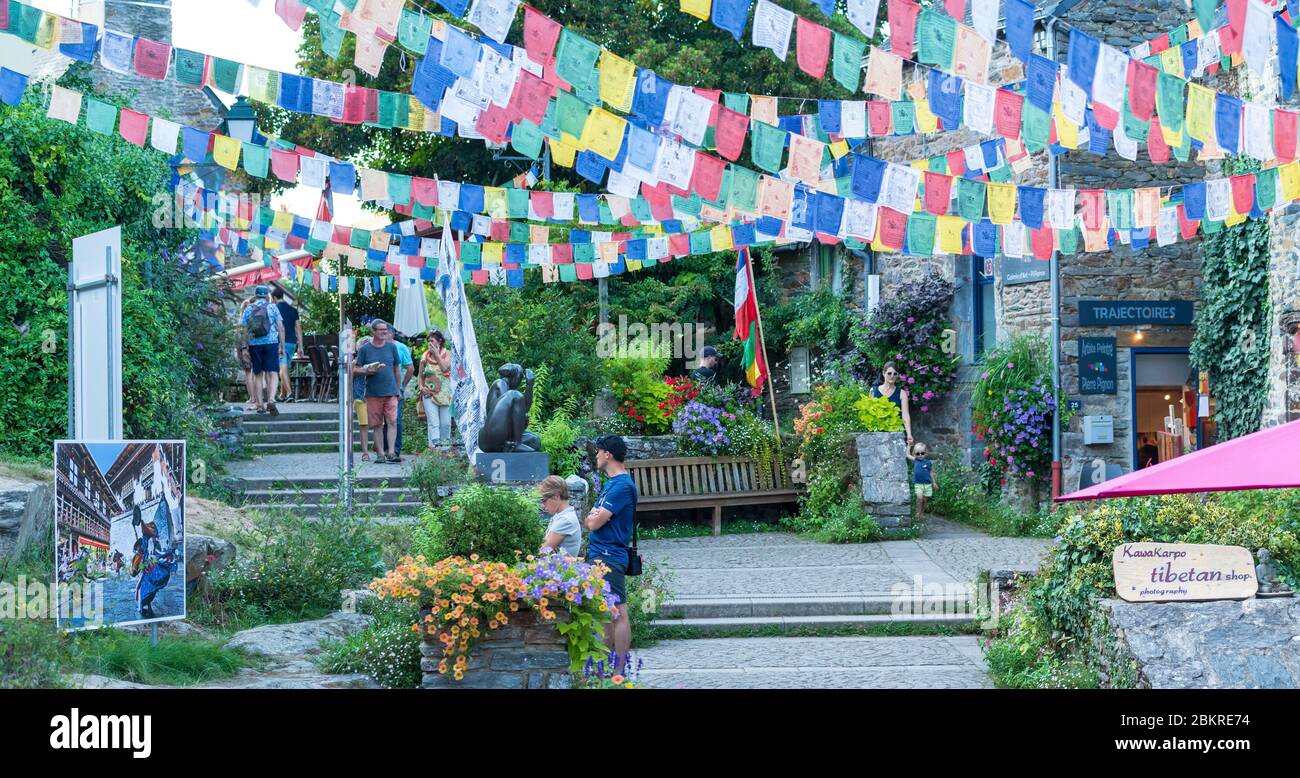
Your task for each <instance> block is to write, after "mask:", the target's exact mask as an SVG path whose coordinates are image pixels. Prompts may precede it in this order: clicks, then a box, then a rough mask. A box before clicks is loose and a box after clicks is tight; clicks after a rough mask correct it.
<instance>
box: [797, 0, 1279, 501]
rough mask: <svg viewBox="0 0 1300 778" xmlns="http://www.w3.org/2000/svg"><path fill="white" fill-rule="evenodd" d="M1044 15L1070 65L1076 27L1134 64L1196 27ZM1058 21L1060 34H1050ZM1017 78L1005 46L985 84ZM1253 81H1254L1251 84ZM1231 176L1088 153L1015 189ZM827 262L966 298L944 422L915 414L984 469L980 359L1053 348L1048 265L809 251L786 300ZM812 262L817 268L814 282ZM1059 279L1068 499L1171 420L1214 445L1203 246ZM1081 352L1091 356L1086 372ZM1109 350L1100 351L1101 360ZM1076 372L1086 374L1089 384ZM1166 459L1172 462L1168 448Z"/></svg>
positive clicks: (1116, 6) (1270, 414) (1099, 263)
mask: <svg viewBox="0 0 1300 778" xmlns="http://www.w3.org/2000/svg"><path fill="white" fill-rule="evenodd" d="M1039 6H1040V7H1039V11H1038V26H1037V29H1036V32H1035V36H1034V51H1035V52H1036V53H1038V54H1042V55H1044V56H1048V57H1050V58H1053V59H1055V60H1056V61H1058V62H1061V63H1064V62H1066V58H1067V57H1066V54H1067V45H1068V44H1067V41H1068V37H1069V33H1068V30H1069V28H1070V27H1074V28H1077V29H1079V30H1080V31H1082V32H1086V33H1088V34H1090V35H1093V36H1095V37H1097V38H1098V39H1100V40H1101V41H1103V42H1105V43H1107V44H1110V45H1112V46H1115V47H1117V48H1120V49H1125V50H1127V49H1129V48H1131V47H1133V46H1136V45H1139V44H1141V43H1143V42H1144V41H1150V40H1152V39H1154V38H1156V37H1157V36H1158V35H1160V34H1161V33H1165V32H1168V31H1170V30H1172V29H1174V28H1176V27H1178V26H1180V25H1183V24H1186V23H1187V22H1188V21H1189V20H1190V19H1192V18H1193V14H1192V13H1191V12H1190V11H1189V10H1188V8H1187V7H1186V6H1185V5H1184V4H1183V3H1181V2H1171V1H1170V0H1158V2H1155V3H1152V2H1143V1H1142V0H1061V1H1060V2H1047V3H1041V2H1040V3H1039ZM1221 10H1222V9H1221ZM1054 18H1055V19H1056V20H1057V21H1055V22H1053V19H1054ZM1270 75H1271V77H1270V78H1266V79H1251V77H1250V76H1249V75H1248V74H1247V73H1246V68H1245V67H1244V66H1242V67H1239V68H1235V69H1232V70H1229V71H1224V72H1221V73H1219V74H1218V75H1215V76H1207V77H1204V78H1199V79H1197V81H1198V82H1199V83H1201V84H1204V85H1206V86H1209V87H1211V88H1214V89H1218V90H1222V91H1226V92H1230V93H1233V94H1238V95H1241V94H1245V93H1247V92H1249V94H1251V95H1252V97H1253V98H1254V99H1257V100H1261V99H1262V100H1275V99H1276V94H1277V88H1276V83H1277V78H1276V74H1275V73H1274V74H1270ZM909 77H912V76H911V74H908V73H905V76H904V78H905V82H906V81H907V80H908V79H909ZM1023 78H1024V67H1023V65H1022V63H1020V61H1019V60H1017V59H1015V58H1014V57H1012V56H1011V54H1010V51H1009V50H1008V49H1007V47H1006V44H1005V42H1001V41H999V43H998V44H997V45H996V46H995V48H994V55H993V61H992V68H991V71H990V78H989V83H990V85H994V86H1000V85H1004V84H1010V83H1014V82H1017V81H1019V80H1021V79H1023ZM1247 79H1250V80H1251V81H1252V83H1250V84H1246V83H1245V81H1246V80H1247ZM1270 89H1271V90H1272V91H1268V90H1270ZM984 139H985V138H984V137H983V136H980V135H978V134H976V133H974V132H973V131H970V130H966V129H960V130H957V131H952V132H940V133H935V134H930V135H912V136H902V137H889V138H875V139H870V140H869V141H868V143H867V145H866V146H865V147H864V149H863V150H864V151H865V152H866V153H868V154H871V155H872V156H876V157H879V158H881V159H886V160H889V161H891V162H898V163H910V162H913V161H915V160H918V159H923V158H927V157H932V156H934V155H937V154H946V153H949V152H953V151H957V150H960V149H963V148H966V147H968V146H971V145H972V144H974V143H978V142H979V141H981V140H984ZM1139 145H1140V146H1141V145H1144V144H1139ZM1221 175H1224V174H1223V173H1222V172H1221V165H1220V163H1217V162H1209V163H1200V162H1198V161H1197V154H1196V152H1193V153H1192V154H1191V156H1190V158H1189V161H1188V162H1185V163H1179V162H1177V160H1171V161H1170V162H1169V163H1165V164H1160V163H1152V162H1151V161H1150V159H1149V157H1148V156H1147V154H1146V151H1145V150H1144V149H1143V150H1141V151H1139V154H1138V158H1137V161H1135V162H1129V161H1127V160H1124V159H1123V158H1121V157H1119V156H1118V155H1116V154H1115V152H1114V150H1113V149H1110V150H1108V153H1107V154H1106V155H1104V156H1102V155H1095V154H1091V153H1089V152H1088V151H1086V150H1077V151H1069V152H1066V153H1064V154H1060V155H1058V156H1056V158H1055V159H1054V160H1049V154H1048V153H1047V152H1046V151H1042V152H1038V153H1033V154H1030V155H1029V158H1028V162H1027V164H1022V165H1019V166H1018V167H1017V169H1016V171H1015V173H1014V175H1013V177H1012V178H1011V180H1010V183H1013V184H1017V185H1026V186H1037V187H1056V188H1076V189H1110V188H1130V187H1132V188H1136V187H1150V186H1161V187H1167V186H1170V185H1174V184H1180V183H1184V182H1196V181H1203V180H1204V179H1205V178H1207V177H1218V176H1221ZM1271 227H1272V231H1271V242H1272V251H1271V260H1270V261H1271V266H1270V273H1269V279H1268V281H1269V289H1270V295H1271V299H1272V309H1273V310H1272V316H1273V320H1272V322H1271V325H1270V326H1271V329H1270V332H1269V334H1268V336H1267V337H1266V338H1265V337H1261V339H1260V340H1261V343H1262V342H1264V341H1267V345H1268V348H1269V349H1270V353H1271V359H1270V369H1269V373H1270V374H1269V387H1270V389H1269V397H1268V402H1267V405H1266V408H1265V411H1264V414H1263V423H1264V424H1265V425H1271V424H1275V423H1280V422H1283V421H1288V420H1293V419H1297V418H1300V362H1298V361H1297V351H1298V350H1300V333H1298V332H1297V328H1298V327H1300V215H1297V210H1296V209H1295V208H1290V209H1287V210H1285V211H1278V212H1275V213H1274V215H1273V216H1272V220H1271ZM826 250H829V251H831V252H832V253H834V254H835V256H836V259H835V260H834V262H833V263H832V264H833V265H835V266H838V264H842V265H843V267H844V269H845V272H847V273H848V274H850V275H852V276H853V277H854V278H855V279H858V278H862V279H865V278H867V277H868V276H878V283H879V289H880V295H881V297H882V298H885V299H887V298H888V297H889V296H890V294H891V291H892V290H893V289H895V288H897V286H898V284H899V283H901V282H902V281H903V280H905V279H907V278H912V277H915V276H917V275H919V274H927V273H928V274H936V275H939V276H941V277H943V278H945V279H947V280H948V281H951V282H952V283H953V284H954V285H955V286H956V290H957V291H956V296H955V299H954V302H953V305H952V308H951V311H950V316H951V319H952V327H953V329H954V330H955V331H956V332H957V333H958V338H957V342H958V348H959V352H960V354H961V362H962V367H961V368H960V369H959V379H958V381H959V386H958V388H957V390H956V391H955V392H954V393H953V394H952V395H950V396H949V397H948V398H947V399H946V400H945V402H944V403H943V404H942V405H941V406H940V407H939V408H938V409H937V410H936V409H932V410H931V412H930V413H928V414H918V413H916V411H915V410H913V427H914V430H915V432H916V437H917V438H918V439H921V440H925V441H927V442H928V443H930V444H931V445H932V446H933V447H935V449H936V450H943V449H949V450H951V449H952V448H957V449H960V450H962V451H964V452H966V453H968V454H969V455H970V459H971V461H973V462H978V459H979V457H978V453H979V451H978V450H977V446H976V441H974V440H973V435H972V433H971V423H970V389H971V385H972V384H973V382H974V380H975V379H976V378H977V377H978V375H977V373H976V369H975V365H976V363H977V361H978V359H979V357H980V354H981V353H982V352H983V350H985V349H987V348H989V347H991V346H993V345H994V344H996V343H998V342H1000V341H1003V340H1005V339H1007V338H1009V337H1011V336H1013V335H1016V334H1020V333H1034V334H1041V335H1042V336H1044V337H1045V338H1047V337H1049V336H1050V332H1051V316H1052V311H1051V289H1050V285H1049V281H1048V269H1049V263H1048V262H1046V261H1040V260H1034V259H1030V258H1026V259H1023V260H1016V259H1006V258H1003V257H999V258H997V259H995V260H993V261H992V262H989V263H986V262H984V260H982V259H980V258H978V257H972V256H953V255H934V256H905V255H903V254H900V253H876V254H874V255H872V254H871V253H870V252H850V251H848V250H847V249H844V248H843V247H836V248H835V249H825V248H819V247H817V246H815V245H814V246H813V247H811V248H810V249H808V250H806V254H801V253H793V252H792V253H788V254H787V255H786V258H785V259H784V260H783V261H782V265H783V268H786V267H788V268H790V269H789V270H785V271H783V276H782V281H783V282H787V286H788V287H789V286H790V285H791V283H790V282H793V286H795V287H797V286H798V285H799V282H801V281H803V280H804V279H805V278H807V279H808V283H806V284H804V286H807V287H809V288H814V287H815V284H813V283H811V278H812V273H813V271H812V270H811V268H812V267H814V266H817V264H818V259H819V258H818V256H817V255H818V254H819V253H820V252H821V251H826ZM805 263H807V267H808V268H809V269H808V270H806V271H804V270H803V268H804V267H805ZM836 263H838V264H836ZM990 271H991V272H990ZM1059 276H1060V310H1059V316H1060V331H1061V375H1060V380H1061V386H1062V389H1063V390H1064V392H1065V394H1066V395H1067V396H1068V398H1069V399H1070V400H1075V401H1078V403H1079V406H1080V407H1079V410H1078V411H1077V413H1075V415H1074V418H1073V419H1072V420H1071V422H1070V424H1069V426H1068V427H1067V428H1065V429H1064V430H1063V431H1062V432H1063V434H1062V448H1061V454H1062V470H1063V474H1062V482H1061V485H1062V489H1063V490H1064V491H1072V490H1074V489H1077V488H1078V487H1079V484H1080V478H1081V476H1082V475H1083V470H1084V468H1085V466H1088V467H1092V466H1093V465H1094V463H1096V462H1103V463H1106V464H1108V465H1114V466H1118V467H1119V468H1120V469H1121V470H1122V471H1123V472H1128V471H1130V470H1132V469H1134V467H1136V466H1138V465H1139V456H1140V454H1141V455H1143V456H1145V457H1146V458H1151V456H1152V454H1153V453H1155V454H1156V455H1157V456H1156V458H1157V459H1158V458H1159V453H1160V452H1159V447H1158V446H1157V445H1156V443H1157V436H1156V433H1157V432H1164V431H1165V429H1166V423H1165V417H1166V416H1169V415H1170V414H1169V411H1170V408H1171V407H1172V408H1173V415H1174V417H1181V418H1183V419H1184V420H1185V422H1187V424H1186V429H1187V431H1188V432H1187V437H1188V438H1189V439H1190V443H1191V445H1193V446H1196V445H1208V444H1210V443H1212V442H1213V440H1214V425H1213V416H1212V415H1211V416H1210V417H1209V418H1201V417H1200V416H1198V414H1197V408H1196V407H1194V406H1196V405H1197V404H1198V395H1197V392H1196V390H1197V388H1198V387H1197V383H1198V381H1197V378H1198V376H1197V375H1196V374H1195V373H1194V372H1193V371H1192V370H1191V368H1190V364H1189V360H1188V349H1189V346H1190V345H1191V343H1192V339H1193V336H1194V334H1195V321H1196V319H1195V314H1196V311H1197V310H1198V308H1199V305H1200V300H1201V284H1202V278H1201V245H1200V240H1199V238H1197V239H1194V240H1191V241H1183V240H1179V241H1177V242H1175V243H1173V244H1172V245H1169V246H1165V247H1157V246H1156V245H1155V242H1154V240H1153V241H1152V242H1151V245H1150V246H1147V247H1143V248H1134V247H1132V246H1130V245H1124V244H1122V243H1119V242H1117V243H1115V245H1114V246H1113V248H1112V249H1111V250H1108V251H1105V252H1093V253H1077V254H1071V255H1064V256H1061V257H1060V263H1059ZM874 283H875V282H870V285H874ZM868 285H869V284H857V283H855V284H854V285H853V288H851V289H845V290H844V291H843V294H844V296H845V301H846V304H849V305H853V306H855V307H858V308H860V309H866V307H867V300H866V293H865V288H866V286H868ZM1132 303H1144V305H1140V306H1134V305H1132ZM1170 316H1172V317H1173V318H1170ZM1099 322H1104V323H1099ZM1110 339H1114V340H1113V342H1112V341H1111V340H1110ZM1081 349H1082V350H1083V351H1084V352H1085V353H1084V354H1083V355H1082V356H1083V358H1082V359H1081V353H1080V352H1081ZM1099 349H1100V350H1101V352H1105V353H1103V354H1102V355H1101V356H1100V357H1099V351H1098V350H1099ZM1112 358H1113V362H1112ZM773 361H774V363H775V362H776V360H775V359H774V360H773ZM1081 362H1083V363H1084V365H1085V371H1084V372H1085V373H1086V375H1085V377H1084V378H1085V380H1084V383H1083V385H1081V383H1080V363H1081ZM1099 365H1104V367H1105V370H1106V371H1113V372H1109V373H1105V372H1103V373H1100V375H1102V376H1104V377H1105V379H1106V380H1102V381H1100V382H1099V381H1097V380H1096V376H1097V375H1098V372H1097V371H1098V367H1099ZM774 366H775V368H776V371H775V372H776V373H777V378H778V381H777V387H778V389H787V388H788V380H785V381H783V380H782V379H783V378H784V376H783V375H781V371H780V368H781V364H780V363H776V364H775V365H774ZM1212 383H1213V378H1212V377H1211V385H1212ZM1085 391H1087V392H1089V393H1087V394H1085V393H1084V392H1085ZM1210 394H1211V396H1212V395H1213V390H1212V386H1211V392H1210ZM790 399H791V400H801V399H803V398H799V397H794V398H790ZM1086 423H1091V425H1092V428H1093V431H1094V432H1095V433H1096V435H1095V436H1089V437H1088V442H1085V432H1084V428H1085V424H1086ZM1107 432H1109V436H1110V437H1111V438H1112V442H1109V443H1099V442H1096V441H1099V440H1105V438H1106V437H1107V435H1106V433H1107ZM1166 442H1170V439H1166ZM1144 446H1149V447H1150V448H1144ZM1140 450H1141V451H1140ZM1163 453H1164V454H1166V455H1168V450H1166V451H1165V452H1163ZM1111 470H1112V472H1113V471H1114V468H1113V467H1112V468H1111Z"/></svg>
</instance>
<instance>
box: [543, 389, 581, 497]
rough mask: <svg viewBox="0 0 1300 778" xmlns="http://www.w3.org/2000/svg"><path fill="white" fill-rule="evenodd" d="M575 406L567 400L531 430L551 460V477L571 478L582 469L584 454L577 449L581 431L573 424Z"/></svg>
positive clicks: (571, 400)
mask: <svg viewBox="0 0 1300 778" xmlns="http://www.w3.org/2000/svg"><path fill="white" fill-rule="evenodd" d="M576 405H577V404H576V403H575V402H573V399H572V398H569V400H568V401H567V402H566V403H565V404H563V405H561V406H560V407H559V408H556V409H555V412H554V413H552V414H551V417H550V418H549V419H547V420H545V421H543V422H539V423H538V424H537V425H536V427H535V428H534V430H533V431H534V432H536V433H537V437H538V438H539V439H540V440H541V442H542V451H544V452H546V454H547V455H549V456H550V458H551V465H550V467H551V474H552V475H559V476H566V477H567V476H571V475H574V474H575V473H577V472H578V470H579V469H580V468H581V467H582V457H583V454H584V452H583V451H582V449H580V448H578V436H579V435H580V434H581V432H582V431H581V430H580V429H579V428H578V425H577V424H575V423H574V422H573V412H574V408H575V407H576ZM534 407H536V406H534Z"/></svg>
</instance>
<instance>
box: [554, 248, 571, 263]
mask: <svg viewBox="0 0 1300 778" xmlns="http://www.w3.org/2000/svg"><path fill="white" fill-rule="evenodd" d="M551 262H554V263H555V264H557V265H572V264H573V244H572V243H556V244H555V245H553V246H551Z"/></svg>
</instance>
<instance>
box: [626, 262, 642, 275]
mask: <svg viewBox="0 0 1300 778" xmlns="http://www.w3.org/2000/svg"><path fill="white" fill-rule="evenodd" d="M623 262H624V264H626V265H627V269H628V272H630V273H635V272H636V271H638V270H640V269H641V260H639V259H625V260H623Z"/></svg>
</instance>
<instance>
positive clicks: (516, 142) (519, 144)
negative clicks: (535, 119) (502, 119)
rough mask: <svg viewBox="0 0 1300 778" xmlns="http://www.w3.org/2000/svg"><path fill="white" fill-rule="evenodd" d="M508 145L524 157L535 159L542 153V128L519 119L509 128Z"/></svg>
mask: <svg viewBox="0 0 1300 778" xmlns="http://www.w3.org/2000/svg"><path fill="white" fill-rule="evenodd" d="M510 145H511V147H513V148H514V150H515V151H517V152H519V153H520V154H522V155H524V156H525V157H528V158H530V159H537V158H538V157H539V156H541V153H542V128H541V127H538V126H537V125H536V124H533V123H532V122H530V121H528V120H527V119H520V120H519V121H518V122H516V123H515V126H514V128H513V129H511V130H510Z"/></svg>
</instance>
